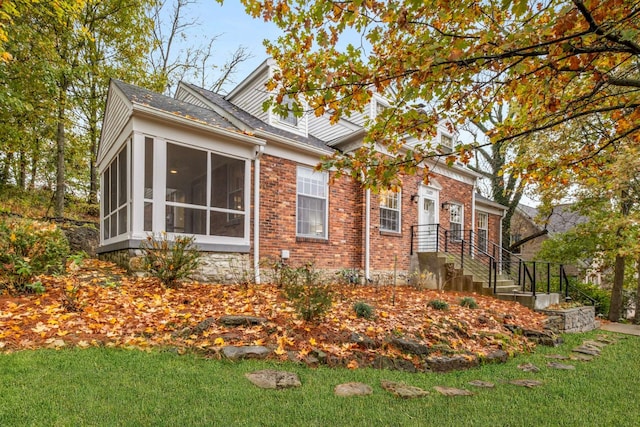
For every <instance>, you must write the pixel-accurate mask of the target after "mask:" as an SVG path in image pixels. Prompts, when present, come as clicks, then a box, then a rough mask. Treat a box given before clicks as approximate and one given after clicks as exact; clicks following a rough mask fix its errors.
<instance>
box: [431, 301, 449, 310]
mask: <svg viewBox="0 0 640 427" xmlns="http://www.w3.org/2000/svg"><path fill="white" fill-rule="evenodd" d="M427 305H428V306H429V307H431V308H434V309H436V310H449V303H447V302H446V301H443V300H441V299H433V300H431V301H429V302H428V303H427Z"/></svg>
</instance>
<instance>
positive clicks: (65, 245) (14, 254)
mask: <svg viewBox="0 0 640 427" xmlns="http://www.w3.org/2000/svg"><path fill="white" fill-rule="evenodd" d="M68 254H69V242H68V241H67V239H66V237H65V236H64V234H63V233H62V231H61V230H60V229H59V228H57V227H56V225H55V224H50V223H45V222H38V221H31V220H24V219H2V220H0V288H8V289H9V290H11V291H14V292H18V293H24V292H43V291H44V287H43V286H42V284H41V283H38V282H35V281H34V278H35V276H37V275H39V274H55V273H61V272H63V271H64V265H65V260H66V257H67V255H68Z"/></svg>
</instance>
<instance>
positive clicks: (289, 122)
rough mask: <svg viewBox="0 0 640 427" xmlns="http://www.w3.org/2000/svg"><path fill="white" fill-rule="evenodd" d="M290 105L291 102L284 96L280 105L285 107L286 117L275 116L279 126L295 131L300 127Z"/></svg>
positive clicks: (298, 120)
mask: <svg viewBox="0 0 640 427" xmlns="http://www.w3.org/2000/svg"><path fill="white" fill-rule="evenodd" d="M292 104H293V100H292V99H291V98H289V97H288V96H286V95H285V97H284V98H283V99H282V105H286V106H287V115H286V116H282V115H280V114H276V117H277V120H278V121H279V122H280V123H281V124H283V125H285V126H291V127H294V128H296V129H297V128H298V127H299V125H300V118H298V117H296V115H295V114H294V112H293V108H292Z"/></svg>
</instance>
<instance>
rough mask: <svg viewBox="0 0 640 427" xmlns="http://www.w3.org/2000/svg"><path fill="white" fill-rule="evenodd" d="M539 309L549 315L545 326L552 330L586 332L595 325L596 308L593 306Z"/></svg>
mask: <svg viewBox="0 0 640 427" xmlns="http://www.w3.org/2000/svg"><path fill="white" fill-rule="evenodd" d="M539 311H540V312H541V313H544V314H546V315H547V316H549V318H548V320H547V325H546V326H547V328H549V329H551V330H553V331H558V332H561V333H565V332H586V331H591V330H593V329H595V327H596V325H595V319H596V309H595V307H593V306H585V307H576V308H568V309H563V310H539Z"/></svg>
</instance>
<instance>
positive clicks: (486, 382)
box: [467, 380, 496, 388]
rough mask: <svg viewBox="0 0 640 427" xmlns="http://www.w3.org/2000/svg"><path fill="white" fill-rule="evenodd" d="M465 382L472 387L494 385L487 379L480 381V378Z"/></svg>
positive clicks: (490, 386)
mask: <svg viewBox="0 0 640 427" xmlns="http://www.w3.org/2000/svg"><path fill="white" fill-rule="evenodd" d="M467 384H469V385H472V386H474V387H482V388H494V387H495V386H496V385H495V384H494V383H491V382H489V381H482V380H473V381H469V382H468V383H467Z"/></svg>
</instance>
